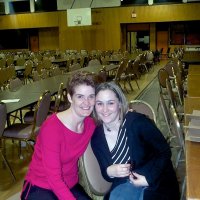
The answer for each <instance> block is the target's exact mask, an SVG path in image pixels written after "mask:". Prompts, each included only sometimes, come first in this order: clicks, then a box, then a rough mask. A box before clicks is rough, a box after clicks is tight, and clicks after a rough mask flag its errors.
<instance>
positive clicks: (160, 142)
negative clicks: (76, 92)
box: [91, 112, 179, 200]
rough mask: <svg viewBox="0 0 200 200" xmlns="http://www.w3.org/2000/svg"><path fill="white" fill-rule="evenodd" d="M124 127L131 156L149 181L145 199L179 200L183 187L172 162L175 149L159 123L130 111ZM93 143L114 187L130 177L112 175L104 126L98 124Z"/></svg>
mask: <svg viewBox="0 0 200 200" xmlns="http://www.w3.org/2000/svg"><path fill="white" fill-rule="evenodd" d="M125 120H126V121H125V124H124V127H125V128H126V130H127V131H126V133H127V137H128V145H129V147H130V159H131V160H132V161H134V163H135V169H134V171H135V172H137V173H138V174H141V175H144V176H145V177H146V180H147V182H148V184H149V187H148V188H147V189H146V190H145V193H144V199H145V200H146V199H148V200H150V199H152V200H157V199H158V200H162V199H166V200H168V199H169V200H178V199H179V186H178V182H177V178H176V174H175V171H174V169H173V165H172V162H171V150H170V147H169V145H168V143H167V142H166V140H165V138H164V136H163V135H162V133H161V132H160V131H159V129H158V128H157V127H156V125H155V124H154V123H153V122H152V121H151V120H150V119H149V118H147V117H146V116H145V115H142V114H139V113H136V112H128V113H127V115H126V117H125ZM91 146H92V149H93V151H94V154H95V156H96V157H97V160H98V161H99V165H100V168H101V172H102V175H103V177H104V178H105V179H106V180H107V181H110V182H113V185H112V188H111V190H112V189H113V188H114V187H116V186H117V185H119V184H121V183H123V182H125V179H127V178H110V177H109V176H108V175H107V172H106V169H107V167H109V166H110V165H112V159H111V154H110V151H109V148H108V145H107V142H106V138H105V135H104V130H103V125H99V126H97V127H96V129H95V132H94V134H93V136H92V140H91Z"/></svg>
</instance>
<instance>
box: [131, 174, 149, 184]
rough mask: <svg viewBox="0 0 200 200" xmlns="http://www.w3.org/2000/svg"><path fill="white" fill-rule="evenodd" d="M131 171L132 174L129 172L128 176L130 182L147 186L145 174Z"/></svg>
mask: <svg viewBox="0 0 200 200" xmlns="http://www.w3.org/2000/svg"><path fill="white" fill-rule="evenodd" d="M132 173H133V175H132V174H130V176H129V179H130V182H131V183H132V184H134V185H135V186H143V187H145V186H149V184H148V182H147V180H146V178H145V176H143V175H140V174H137V173H135V172H132Z"/></svg>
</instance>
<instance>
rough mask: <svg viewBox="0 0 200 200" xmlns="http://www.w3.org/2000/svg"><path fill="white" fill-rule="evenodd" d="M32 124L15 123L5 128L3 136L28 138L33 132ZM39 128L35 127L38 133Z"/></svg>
mask: <svg viewBox="0 0 200 200" xmlns="http://www.w3.org/2000/svg"><path fill="white" fill-rule="evenodd" d="M32 128H33V126H32V125H29V124H20V123H17V124H14V125H12V126H9V127H7V128H6V129H5V130H4V133H3V136H4V137H7V138H9V137H10V138H17V139H28V138H29V137H30V136H31V133H32ZM38 130H39V128H38V127H36V128H35V132H36V134H37V133H38Z"/></svg>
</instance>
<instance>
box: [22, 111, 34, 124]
mask: <svg viewBox="0 0 200 200" xmlns="http://www.w3.org/2000/svg"><path fill="white" fill-rule="evenodd" d="M33 121H34V111H28V112H26V113H25V115H24V123H26V124H32V123H33Z"/></svg>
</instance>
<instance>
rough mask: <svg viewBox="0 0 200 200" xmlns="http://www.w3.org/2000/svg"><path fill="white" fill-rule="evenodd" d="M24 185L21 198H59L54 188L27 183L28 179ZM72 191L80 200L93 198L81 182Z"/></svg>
mask: <svg viewBox="0 0 200 200" xmlns="http://www.w3.org/2000/svg"><path fill="white" fill-rule="evenodd" d="M24 187H25V188H23V192H22V194H21V200H40V199H41V200H58V198H57V197H56V195H55V194H54V193H53V191H52V190H48V189H44V188H41V187H38V186H36V185H30V183H27V182H26V181H25V183H24ZM70 191H71V193H72V194H73V195H74V197H75V198H76V199H78V200H91V198H90V197H89V196H88V195H87V194H86V192H85V191H84V189H83V188H82V187H81V186H80V185H79V184H76V185H75V186H74V187H73V188H71V189H70Z"/></svg>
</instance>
